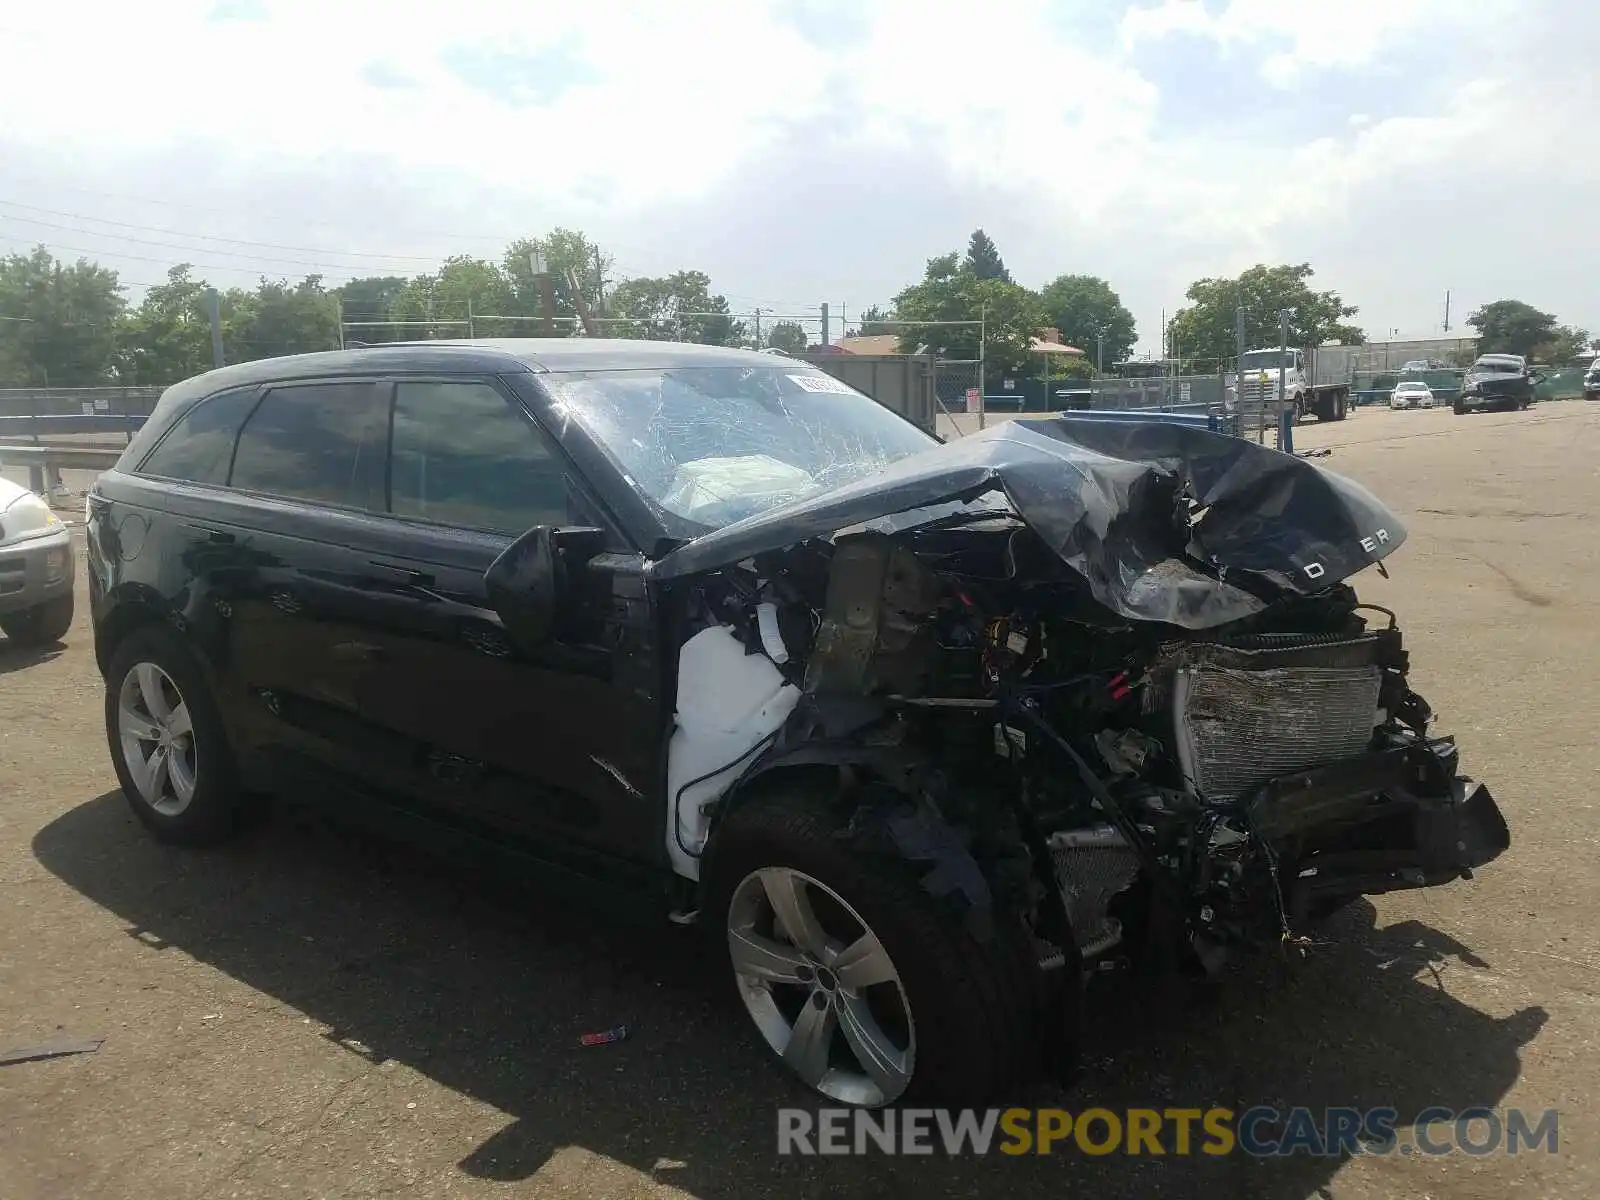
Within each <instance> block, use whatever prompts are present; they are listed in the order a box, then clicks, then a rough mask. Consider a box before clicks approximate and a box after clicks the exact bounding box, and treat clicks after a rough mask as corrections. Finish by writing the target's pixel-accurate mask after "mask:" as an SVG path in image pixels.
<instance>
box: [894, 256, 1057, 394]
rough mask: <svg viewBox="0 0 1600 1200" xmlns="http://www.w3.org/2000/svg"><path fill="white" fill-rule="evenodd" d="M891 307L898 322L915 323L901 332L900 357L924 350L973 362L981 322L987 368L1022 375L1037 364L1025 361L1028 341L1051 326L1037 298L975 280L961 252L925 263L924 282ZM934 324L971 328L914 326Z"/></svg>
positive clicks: (999, 281) (1000, 282)
mask: <svg viewBox="0 0 1600 1200" xmlns="http://www.w3.org/2000/svg"><path fill="white" fill-rule="evenodd" d="M894 307H895V312H896V313H897V314H899V319H900V320H902V321H909V322H913V324H911V325H909V326H904V327H900V328H899V332H900V351H901V353H904V354H912V353H915V352H916V351H917V350H918V349H919V348H920V347H923V346H926V347H927V348H928V349H929V350H931V351H932V352H933V353H934V354H935V355H937V356H938V357H940V358H976V357H978V334H979V325H978V321H979V320H980V318H981V319H982V321H983V323H984V324H983V332H984V335H985V338H986V341H985V342H984V358H985V360H986V362H987V365H988V367H989V369H990V370H992V371H1012V372H1016V373H1022V372H1024V371H1031V370H1032V369H1036V368H1037V367H1038V365H1039V364H1038V362H1037V358H1038V356H1037V355H1033V356H1032V357H1033V359H1034V360H1035V361H1033V362H1032V363H1031V364H1030V363H1029V357H1030V352H1029V347H1030V345H1031V343H1032V339H1033V338H1034V337H1036V336H1037V334H1038V331H1039V330H1040V329H1043V328H1044V327H1045V326H1046V325H1047V324H1048V323H1049V316H1048V314H1046V312H1045V309H1044V304H1043V302H1042V301H1041V300H1040V299H1039V296H1038V295H1037V294H1036V293H1034V292H1031V291H1029V290H1028V289H1027V288H1025V287H1020V286H1018V285H1017V284H1014V283H1007V282H1006V281H1005V280H1003V279H981V278H979V277H978V276H977V275H975V274H974V273H973V272H972V271H970V270H968V269H967V267H966V266H965V265H964V264H963V263H962V262H961V261H960V254H959V252H956V251H952V252H951V253H949V254H942V255H940V256H939V257H938V258H931V259H929V260H928V267H927V271H926V272H925V273H924V275H923V278H922V282H920V283H914V284H912V285H911V286H910V287H908V288H906V289H905V290H903V291H902V292H900V294H899V295H897V296H896V297H895V298H894ZM932 321H970V322H972V324H970V325H932V324H917V322H932Z"/></svg>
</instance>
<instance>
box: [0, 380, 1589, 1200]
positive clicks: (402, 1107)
mask: <svg viewBox="0 0 1600 1200" xmlns="http://www.w3.org/2000/svg"><path fill="white" fill-rule="evenodd" d="M1297 440H1298V443H1299V444H1300V445H1301V446H1302V447H1304V446H1312V445H1328V446H1332V447H1333V448H1334V453H1333V455H1332V457H1331V458H1329V459H1327V460H1325V462H1326V465H1328V466H1329V467H1331V468H1333V469H1336V470H1339V471H1342V472H1344V473H1347V474H1349V475H1352V476H1354V477H1355V478H1357V479H1360V480H1362V481H1363V482H1365V483H1367V484H1368V485H1369V486H1370V487H1372V488H1373V489H1374V490H1375V491H1376V492H1377V493H1378V494H1379V495H1381V496H1383V497H1384V498H1385V499H1386V500H1387V501H1388V502H1389V503H1390V504H1391V505H1393V506H1394V507H1395V508H1396V509H1397V510H1398V511H1399V512H1400V513H1401V514H1402V515H1403V516H1404V517H1406V519H1407V520H1408V522H1409V524H1410V531H1411V535H1410V541H1409V543H1408V544H1407V545H1406V546H1405V547H1404V548H1402V550H1401V551H1400V552H1399V553H1397V554H1396V555H1395V556H1393V557H1392V558H1391V559H1390V560H1389V566H1390V569H1391V572H1392V576H1393V577H1392V578H1391V579H1388V580H1384V579H1381V578H1378V577H1376V575H1375V574H1372V573H1369V575H1370V577H1363V579H1362V583H1363V585H1364V587H1363V593H1364V595H1365V596H1366V598H1368V599H1370V600H1373V601H1375V602H1377V603H1381V604H1385V605H1388V606H1390V607H1393V608H1396V609H1398V610H1399V612H1400V614H1401V617H1402V621H1403V623H1404V626H1405V628H1406V630H1407V632H1408V634H1409V642H1410V646H1411V649H1412V657H1413V674H1414V678H1415V679H1416V680H1417V681H1418V682H1419V685H1420V687H1421V688H1422V690H1423V691H1424V692H1425V693H1426V694H1427V695H1428V696H1429V698H1430V699H1431V700H1432V702H1433V704H1434V707H1435V708H1436V709H1437V710H1438V712H1439V713H1440V717H1441V726H1442V728H1444V729H1445V730H1447V731H1453V732H1455V733H1456V734H1457V735H1458V736H1459V740H1460V742H1461V744H1462V747H1463V757H1464V760H1465V762H1466V764H1467V767H1468V769H1469V770H1470V771H1471V772H1472V773H1473V774H1475V775H1477V776H1479V777H1481V778H1483V779H1485V780H1487V781H1488V782H1489V783H1490V785H1491V786H1492V787H1493V789H1494V791H1495V793H1496V795H1497V797H1498V798H1499V800H1500V803H1501V805H1502V807H1503V808H1504V810H1505V812H1506V814H1507V817H1508V819H1509V820H1510V822H1511V825H1512V838H1513V847H1512V850H1511V852H1510V853H1509V854H1508V855H1506V856H1505V857H1504V858H1502V859H1501V860H1500V861H1499V862H1498V863H1496V864H1494V865H1492V866H1491V867H1490V868H1488V869H1487V870H1485V871H1484V872H1483V873H1482V874H1480V876H1479V877H1478V878H1477V879H1476V880H1475V881H1472V882H1470V883H1458V884H1455V885H1452V886H1451V887H1448V888H1445V889H1435V890H1432V891H1429V892H1426V893H1422V894H1414V895H1399V896H1390V897H1384V898H1379V899H1377V900H1376V901H1374V902H1372V903H1371V904H1366V903H1363V904H1360V905H1358V906H1356V908H1354V909H1353V910H1350V911H1347V912H1346V913H1345V914H1343V915H1342V916H1341V918H1340V920H1339V922H1338V923H1337V925H1336V927H1335V930H1334V932H1335V933H1336V934H1337V935H1338V937H1339V940H1338V941H1337V943H1336V944H1333V945H1330V946H1328V947H1327V948H1324V949H1321V950H1319V951H1318V952H1317V953H1316V954H1315V955H1314V956H1313V957H1312V958H1311V959H1310V960H1309V961H1308V962H1306V963H1305V964H1303V965H1300V966H1299V967H1297V968H1295V969H1294V970H1293V971H1292V972H1287V973H1285V972H1280V971H1278V970H1276V969H1268V968H1254V969H1250V970H1248V971H1245V972H1243V973H1242V974H1241V975H1240V976H1239V977H1237V978H1235V979H1233V980H1232V981H1230V983H1229V985H1228V986H1227V987H1226V988H1225V989H1223V991H1222V993H1221V995H1220V996H1218V997H1213V998H1212V1000H1211V1001H1210V1002H1207V1003H1200V1002H1197V1001H1196V1000H1195V999H1194V998H1193V997H1189V996H1184V995H1182V994H1173V995H1168V996H1162V997H1158V998H1142V999H1141V998H1139V997H1136V996H1133V995H1131V994H1127V993H1125V992H1120V991H1119V990H1118V987H1117V985H1116V984H1112V985H1110V987H1109V988H1108V994H1107V995H1105V996H1103V997H1101V998H1100V1000H1099V1001H1098V1002H1097V1005H1096V1008H1095V1013H1094V1017H1093V1019H1094V1021H1095V1022H1096V1025H1097V1032H1096V1034H1095V1035H1094V1036H1093V1037H1092V1038H1091V1045H1092V1047H1093V1051H1094V1053H1093V1057H1092V1058H1091V1061H1090V1062H1089V1064H1088V1068H1087V1071H1086V1073H1085V1075H1084V1078H1083V1079H1082V1080H1081V1082H1080V1083H1079V1084H1078V1085H1077V1086H1076V1088H1075V1089H1074V1090H1073V1091H1071V1092H1070V1093H1064V1092H1061V1091H1059V1090H1056V1089H1051V1088H1045V1089H1040V1090H1038V1091H1036V1092H1034V1093H1031V1094H1029V1095H1026V1096H1023V1097H1019V1099H1020V1100H1021V1101H1022V1102H1025V1103H1034V1104H1063V1105H1066V1106H1068V1107H1073V1108H1082V1107H1085V1106H1087V1105H1089V1104H1101V1105H1105V1106H1107V1107H1110V1108H1113V1109H1116V1108H1121V1107H1127V1106H1141V1105H1153V1106H1156V1107H1162V1106H1193V1107H1205V1106H1208V1105H1211V1104H1224V1105H1229V1106H1232V1107H1235V1108H1239V1109H1242V1108H1246V1107H1249V1106H1250V1105H1252V1104H1259V1103H1276V1104H1279V1105H1282V1106H1288V1105H1293V1104H1304V1105H1314V1106H1321V1105H1355V1106H1359V1107H1367V1106H1373V1105H1391V1106H1393V1107H1395V1108H1397V1109H1398V1110H1399V1111H1400V1113H1401V1115H1402V1119H1403V1120H1404V1119H1405V1118H1408V1117H1410V1116H1414V1115H1415V1114H1416V1113H1417V1112H1418V1111H1419V1110H1420V1109H1422V1108H1425V1107H1427V1106H1430V1105H1436V1104H1437V1105H1444V1106H1447V1107H1450V1108H1454V1109H1460V1108H1464V1107H1467V1106H1469V1105H1473V1104H1485V1105H1491V1106H1511V1105H1518V1106H1522V1107H1524V1108H1531V1109H1544V1108H1547V1107H1557V1108H1559V1109H1561V1110H1562V1112H1563V1123H1562V1129H1561V1147H1560V1152H1559V1153H1558V1154H1556V1155H1554V1156H1550V1155H1546V1154H1543V1153H1540V1154H1535V1155H1524V1156H1521V1157H1518V1158H1510V1157H1491V1158H1483V1159H1472V1158H1468V1157H1465V1156H1462V1155H1459V1154H1458V1155H1454V1156H1451V1157H1449V1158H1445V1159H1424V1158H1418V1157H1410V1158H1401V1157H1385V1158H1373V1157H1367V1158H1359V1159H1355V1160H1352V1161H1348V1162H1343V1163H1341V1162H1339V1161H1337V1160H1333V1161H1329V1160H1313V1159H1309V1158H1304V1157H1301V1158H1295V1159H1292V1160H1286V1161H1279V1162H1270V1163H1263V1162H1252V1161H1249V1160H1246V1159H1244V1158H1242V1157H1234V1158H1228V1159H1222V1160H1217V1159H1202V1158H1185V1159H1178V1158H1167V1159H1164V1160H1157V1159H1152V1158H1123V1157H1120V1156H1117V1157H1110V1158H1096V1159H1087V1158H1084V1157H1082V1156H1080V1155H1078V1154H1077V1153H1076V1152H1075V1151H1071V1150H1069V1151H1067V1153H1066V1154H1065V1155H1058V1156H1057V1157H1055V1158H1053V1159H1038V1158H1030V1159H999V1158H997V1159H996V1160H994V1161H981V1162H980V1161H972V1160H961V1161H954V1162H948V1161H944V1160H936V1161H932V1162H929V1161H914V1160H907V1159H900V1160H889V1159H885V1158H881V1157H874V1158H868V1159H855V1160H847V1159H833V1160H809V1161H801V1160H792V1159H784V1160H780V1159H779V1158H777V1157H776V1155H775V1153H774V1149H775V1138H774V1129H775V1116H774V1110H775V1108H776V1107H778V1106H779V1105H783V1104H794V1103H796V1102H797V1100H798V1101H799V1102H801V1103H804V1099H803V1097H799V1096H798V1094H797V1093H796V1092H794V1091H792V1090H790V1088H789V1087H788V1086H787V1085H786V1084H785V1083H784V1082H783V1081H782V1079H781V1078H780V1076H779V1075H778V1074H777V1072H776V1071H774V1070H772V1069H769V1068H768V1067H767V1065H766V1064H765V1063H764V1062H763V1060H762V1058H761V1056H760V1055H759V1054H758V1053H757V1051H756V1049H755V1048H754V1047H753V1046H752V1044H751V1042H750V1040H749V1039H748V1038H747V1037H746V1036H745V1034H744V1032H743V1030H742V1029H740V1028H738V1027H737V1026H736V1025H735V1024H734V1023H733V1022H732V1020H731V1019H730V1010H729V1009H728V1007H727V1006H726V1005H725V1004H724V1003H723V1002H722V998H721V995H720V992H719V991H718V990H716V989H714V988H713V987H711V986H710V984H709V983H708V981H707V977H706V973H705V970H704V964H703V960H702V957H701V955H700V954H699V952H698V950H697V949H696V946H695V944H694V942H693V940H692V938H691V937H689V936H687V935H683V934H681V933H679V932H678V931H675V930H673V929H671V928H670V927H668V926H667V925H666V923H665V922H664V921H661V920H660V919H659V917H657V916H656V915H655V914H651V913H630V912H617V911H613V910H612V909H611V908H609V907H608V906H606V905H605V904H604V903H603V901H602V900H601V899H600V898H599V897H591V896H588V895H578V896H573V895H570V894H569V895H563V896H559V897H557V896H552V895H549V894H543V893H540V892H538V891H535V890H528V889H518V888H516V887H513V886H511V885H510V884H509V883H508V884H506V885H494V886H490V885H486V884H484V883H482V882H479V881H478V880H477V879H476V878H475V877H474V876H473V875H472V873H470V872H465V871H459V870H453V869H451V868H447V867H442V866H435V865H433V864H432V863H430V862H428V861H427V860H425V859H424V858H422V857H421V856H420V855H418V854H416V853H413V852H411V851H408V850H405V849H398V848H394V847H387V846H382V845H378V844H375V843H373V842H371V841H369V840H365V839H361V838H357V837H354V836H351V835H346V834H341V833H339V832H337V831H334V830H330V829H328V828H326V827H325V826H323V825H321V824H319V823H316V822H312V821H308V820H303V819H295V818H289V817H280V818H279V819H277V820H275V821H273V822H271V823H270V824H269V825H268V826H267V827H265V828H264V829H262V830H260V831H258V832H256V833H254V834H253V835H251V836H250V837H249V838H248V839H247V840H245V841H243V842H241V843H238V844H236V845H233V846H230V847H228V848H226V849H224V850H221V851H210V852H200V853H195V852H183V851H178V850H172V849H167V848H164V847H161V846H158V845H157V844H155V843H154V842H153V841H151V840H150V839H149V838H148V837H145V836H143V835H142V834H141V832H140V831H139V829H138V828H137V827H136V825H135V823H134V821H133V819H132V817H131V816H130V815H129V813H128V811H127V809H126V806H125V804H124V802H123V800H122V799H121V797H120V796H119V795H118V794H117V793H116V792H115V784H114V781H113V775H112V772H111V768H110V765H109V762H108V759H107V753H106V748H105V743H104V736H103V733H102V724H101V715H100V714H101V698H100V697H101V685H100V681H99V679H98V677H97V676H96V673H95V669H94V665H93V660H92V654H91V649H90V644H91V643H90V632H89V629H88V626H87V623H86V621H85V619H84V616H85V612H84V608H85V607H86V606H85V605H84V603H83V601H81V600H80V617H79V621H78V623H77V625H76V626H75V628H74V629H73V632H72V634H71V636H70V638H69V640H68V644H67V645H66V647H65V648H64V649H59V650H56V651H54V652H51V653H47V654H43V655H24V654H22V653H20V652H18V651H16V650H14V649H12V648H10V647H8V646H6V645H4V644H3V643H0V906H3V907H0V911H3V912H4V914H5V916H4V919H3V920H0V1049H4V1048H6V1047H9V1046H17V1045H27V1044H32V1043H36V1042H39V1041H42V1040H45V1039H47V1038H50V1037H54V1036H58V1035H62V1034H72V1035H85V1036H87V1035H103V1036H104V1037H105V1039H106V1040H105V1043H104V1045H103V1046H102V1047H101V1049H100V1050H99V1051H98V1052H97V1053H94V1054H89V1055H83V1056H78V1057H71V1058H60V1059H55V1060H52V1061H48V1062H36V1063H28V1064H23V1065H15V1066H7V1067H0V1197H3V1200H31V1198H34V1197H50V1198H52V1200H53V1198H57V1197H141V1198H142V1197H161V1198H163V1200H167V1198H172V1200H179V1198H185V1197H201V1196H204V1197H213V1196H217V1197H231V1196H240V1197H256V1196H273V1197H283V1196H290V1197H302V1196H303V1197H313V1196H316V1197H321V1196H330V1197H331V1196H377V1195H389V1194H400V1195H405V1196H418V1197H435V1196H437V1197H446V1196H448V1197H478V1196H543V1195H551V1196H608V1197H609V1196H646V1195H650V1196H655V1195H683V1194H689V1195H694V1196H702V1197H730V1198H731V1197H748V1196H762V1195H772V1196H811V1195H830V1196H882V1197H891V1196H900V1195H903V1194H907V1193H909V1192H910V1191H911V1190H912V1189H916V1190H917V1191H918V1192H919V1193H921V1194H923V1195H928V1196H946V1195H948V1196H967V1195H976V1194H978V1193H979V1192H980V1191H981V1192H983V1193H985V1194H993V1193H994V1192H995V1191H997V1190H999V1189H1001V1188H1004V1189H1006V1191H1007V1193H1008V1194H1009V1195H1011V1196H1014V1197H1017V1198H1018V1200H1021V1198H1023V1197H1032V1196H1041V1197H1042V1196H1051V1197H1058V1196H1060V1195H1062V1194H1064V1189H1066V1188H1068V1187H1071V1188H1073V1189H1074V1191H1076V1189H1078V1188H1080V1187H1081V1188H1084V1189H1085V1191H1082V1192H1077V1194H1089V1195H1100V1196H1107V1197H1118V1196H1129V1197H1132V1196H1149V1195H1164V1196H1178V1195H1187V1194H1195V1193H1200V1192H1204V1193H1206V1194H1209V1195H1219V1196H1255V1195H1262V1196H1285V1197H1309V1196H1322V1197H1339V1198H1344V1197H1375V1198H1376V1197H1390V1196H1433V1197H1461V1198H1465V1197H1485V1198H1487V1197H1505V1196H1573V1197H1579V1196H1584V1197H1587V1196H1594V1195H1600V1150H1597V1149H1596V1141H1595V1137H1596V1133H1597V1128H1596V1122H1595V1120H1594V1118H1593V1117H1592V1116H1591V1115H1590V1114H1588V1113H1587V1111H1586V1110H1587V1104H1586V1101H1587V1100H1588V1098H1589V1095H1590V1092H1591V1089H1592V1087H1593V1081H1594V1080H1595V1079H1596V1068H1597V1066H1600V1061H1597V1041H1600V1000H1597V984H1600V974H1597V972H1600V925H1597V922H1596V915H1597V910H1600V898H1597V895H1596V892H1595V888H1594V881H1595V878H1596V867H1595V850H1594V848H1595V846H1596V844H1597V835H1600V811H1597V808H1596V802H1595V781H1596V780H1597V779H1600V739H1597V738H1596V736H1595V730H1596V729H1597V728H1600V682H1597V679H1600V671H1597V667H1600V637H1597V636H1596V633H1595V631H1596V628H1597V626H1600V603H1597V601H1596V599H1595V598H1594V597H1595V595H1596V594H1597V592H1600V552H1597V550H1596V543H1595V539H1594V538H1593V537H1591V536H1588V535H1586V534H1585V533H1584V530H1585V529H1590V528H1592V524H1593V521H1594V519H1595V514H1596V513H1600V468H1597V466H1596V463H1597V462H1600V405H1589V406H1585V405H1583V404H1582V403H1581V402H1566V403H1547V404H1541V405H1538V406H1537V407H1536V408H1535V409H1533V410H1532V411H1530V412H1527V413H1517V414H1494V415H1480V416H1471V417H1462V418H1457V417H1454V416H1452V415H1451V413H1450V412H1449V411H1448V410H1437V411H1432V412H1405V413H1390V412H1387V411H1375V410H1365V409H1364V410H1360V411H1358V412H1357V413H1355V414H1354V415H1353V417H1352V418H1351V419H1350V420H1349V421H1347V422H1345V423H1343V424H1342V425H1336V426H1329V427H1326V428H1320V427H1318V426H1316V425H1314V424H1313V425H1307V426H1306V427H1304V428H1302V429H1301V430H1300V431H1299V434H1298V439H1297ZM73 482H74V480H73V479H72V478H71V477H69V484H70V483H73ZM76 482H78V483H79V486H81V480H79V481H76ZM64 515H67V516H74V517H81V510H80V511H79V512H78V513H76V514H74V513H71V512H64ZM622 1022H626V1023H627V1024H628V1025H629V1026H630V1027H631V1028H632V1029H633V1031H634V1032H633V1036H632V1037H631V1039H630V1040H628V1041H626V1042H623V1043H620V1044H617V1045H611V1046H605V1047H599V1048H594V1049H584V1050H580V1049H578V1048H577V1047H576V1039H577V1037H578V1035H579V1034H580V1033H583V1032H586V1031H590V1030H598V1029H605V1028H608V1027H610V1026H613V1025H616V1024H619V1023H622ZM1063 1158H1064V1159H1065V1161H1063Z"/></svg>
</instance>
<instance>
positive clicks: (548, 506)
mask: <svg viewBox="0 0 1600 1200" xmlns="http://www.w3.org/2000/svg"><path fill="white" fill-rule="evenodd" d="M564 470H565V467H564V464H563V461H562V459H561V458H560V457H559V455H558V454H557V452H556V451H555V449H554V448H553V447H551V446H550V445H549V444H548V443H547V442H546V440H545V437H544V435H543V434H542V433H541V432H540V431H539V430H538V429H536V428H535V427H534V426H533V425H532V424H531V423H530V422H529V421H528V419H527V418H526V417H525V416H522V415H521V414H519V413H517V412H515V411H513V410H512V408H511V406H510V404H508V403H507V401H506V399H505V397H503V396H501V395H500V393H499V392H497V391H495V389H494V388H492V387H490V386H489V385H488V384H485V383H466V382H462V383H421V382H418V383H402V384H400V385H398V387H397V389H396V393H395V405H394V443H393V451H392V456H391V459H390V476H389V494H390V509H391V511H393V513H394V514H395V515H396V516H399V517H413V518H416V519H418V520H423V521H432V522H435V523H437V524H440V525H452V526H456V527H459V528H464V529H482V530H487V531H489V532H493V533H507V534H520V533H523V532H525V531H527V530H528V529H531V528H532V527H533V526H535V525H571V524H574V523H575V522H576V521H580V520H583V518H582V517H581V516H580V513H581V512H582V511H583V509H582V507H581V502H580V501H579V500H578V497H576V496H572V495H569V492H568V487H567V480H566V476H565V474H564ZM585 523H586V522H585Z"/></svg>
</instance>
